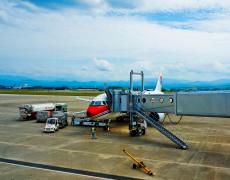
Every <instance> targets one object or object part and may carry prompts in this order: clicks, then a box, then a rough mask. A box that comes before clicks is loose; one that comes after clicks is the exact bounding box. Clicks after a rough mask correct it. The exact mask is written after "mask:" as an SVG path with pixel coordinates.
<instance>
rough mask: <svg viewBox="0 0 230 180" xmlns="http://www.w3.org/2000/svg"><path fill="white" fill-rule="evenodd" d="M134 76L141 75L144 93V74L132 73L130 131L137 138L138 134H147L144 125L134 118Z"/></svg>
mask: <svg viewBox="0 0 230 180" xmlns="http://www.w3.org/2000/svg"><path fill="white" fill-rule="evenodd" d="M133 75H139V76H141V92H143V91H144V73H143V71H141V72H134V71H133V70H131V72H130V92H129V117H130V121H129V131H130V135H131V136H135V135H137V134H145V127H144V125H143V124H140V123H138V122H137V120H136V118H135V119H134V116H135V115H136V112H135V109H134V101H133V96H134V94H135V93H134V89H133Z"/></svg>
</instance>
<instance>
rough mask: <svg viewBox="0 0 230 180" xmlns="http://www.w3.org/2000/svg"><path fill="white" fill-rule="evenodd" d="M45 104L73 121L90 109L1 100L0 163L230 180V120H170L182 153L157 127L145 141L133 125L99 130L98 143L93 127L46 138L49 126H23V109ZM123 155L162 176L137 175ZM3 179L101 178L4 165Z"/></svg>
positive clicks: (71, 100) (36, 99) (39, 99)
mask: <svg viewBox="0 0 230 180" xmlns="http://www.w3.org/2000/svg"><path fill="white" fill-rule="evenodd" d="M43 102H66V103H68V107H69V111H70V115H71V113H72V112H74V111H81V110H84V109H85V108H86V107H87V105H88V103H87V102H84V101H78V100H76V99H75V97H62V96H23V95H20V96H14V95H11V96H5V95H4V96H0V158H6V159H13V160H19V161H25V162H31V163H39V164H46V165H52V166H60V167H66V168H72V169H79V170H86V171H92V172H99V173H105V174H113V175H118V176H127V177H133V178H140V179H181V180H184V179H186V180H190V179H191V180H195V179H202V180H206V179H207V180H209V179H217V180H219V179H221V180H222V179H224V180H225V179H226V180H228V179H230V130H229V127H230V118H206V117H187V116H186V117H183V119H182V120H181V122H180V124H178V125H172V124H171V123H170V122H169V120H168V119H167V118H166V120H165V127H166V128H167V129H169V130H171V131H172V132H173V133H174V134H176V135H177V136H178V137H180V138H182V139H183V140H184V141H185V142H186V143H187V144H188V145H189V149H188V150H180V149H178V148H177V146H176V145H175V144H174V143H172V142H171V141H169V140H168V139H167V138H166V137H164V136H163V135H162V134H160V133H159V132H158V131H156V130H155V129H153V128H151V127H148V130H147V133H146V135H145V136H141V137H130V136H129V134H128V124H127V122H113V123H111V125H112V129H111V132H104V131H103V130H102V129H99V128H97V139H96V140H92V139H91V129H90V128H87V127H73V126H68V127H67V128H65V129H61V130H59V131H58V132H56V133H53V134H49V133H47V134H45V133H43V132H42V129H43V127H44V125H45V124H43V123H36V121H35V120H32V121H19V120H18V106H19V105H20V104H25V103H43ZM173 119H175V120H176V119H178V117H173ZM69 121H70V119H69ZM122 149H126V150H127V151H129V152H130V153H131V154H132V155H134V156H135V157H136V158H137V159H140V160H143V161H144V163H145V164H146V165H147V167H148V168H149V169H151V170H152V171H153V172H154V173H155V174H156V175H155V176H154V177H151V176H148V175H146V174H144V173H143V172H141V171H140V170H134V169H132V168H131V166H132V161H131V160H130V159H129V158H128V157H127V156H126V155H125V154H124V153H123V152H122ZM0 179H11V180H13V179H20V180H21V179H23V180H24V179H49V180H51V179H95V178H93V177H87V176H81V175H74V174H66V173H60V172H55V171H48V170H42V169H32V168H29V167H22V166H16V165H12V164H5V163H2V162H0Z"/></svg>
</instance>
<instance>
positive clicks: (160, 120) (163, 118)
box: [149, 112, 165, 123]
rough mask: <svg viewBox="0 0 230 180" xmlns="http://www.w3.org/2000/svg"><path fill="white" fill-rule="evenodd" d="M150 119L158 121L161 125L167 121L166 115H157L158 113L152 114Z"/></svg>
mask: <svg viewBox="0 0 230 180" xmlns="http://www.w3.org/2000/svg"><path fill="white" fill-rule="evenodd" d="M149 116H150V117H152V118H154V119H157V121H159V122H160V123H163V122H164V120H165V113H156V112H151V113H150V115H149Z"/></svg>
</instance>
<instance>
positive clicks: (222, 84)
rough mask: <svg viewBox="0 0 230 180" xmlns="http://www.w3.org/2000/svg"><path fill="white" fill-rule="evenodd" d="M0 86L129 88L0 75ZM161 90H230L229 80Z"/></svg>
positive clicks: (151, 82)
mask: <svg viewBox="0 0 230 180" xmlns="http://www.w3.org/2000/svg"><path fill="white" fill-rule="evenodd" d="M156 82H157V79H145V88H147V89H153V88H155V85H156ZM0 85H1V86H4V87H19V86H27V87H38V86H39V87H54V88H56V87H68V88H101V89H103V88H104V87H111V86H113V87H114V86H116V87H123V88H127V87H129V81H106V82H103V81H85V82H81V81H68V80H52V79H47V80H38V79H34V78H28V77H23V76H12V75H0ZM134 86H136V87H140V81H134ZM163 88H164V89H168V90H172V89H203V90H209V89H230V79H220V80H215V81H188V80H176V79H167V78H166V79H163Z"/></svg>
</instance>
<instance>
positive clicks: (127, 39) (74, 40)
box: [0, 0, 230, 80]
mask: <svg viewBox="0 0 230 180" xmlns="http://www.w3.org/2000/svg"><path fill="white" fill-rule="evenodd" d="M12 2H13V1H12ZM15 2H16V1H15ZM143 2H145V1H143ZM167 2H168V1H167ZM173 2H174V1H173ZM178 2H181V4H178V7H176V5H174V4H173V3H171V1H170V2H168V3H165V6H163V5H162V4H163V3H160V1H156V3H155V4H154V3H153V4H154V5H152V7H150V5H149V7H147V5H145V6H144V5H139V6H138V7H135V8H136V10H138V11H142V10H143V11H147V10H148V8H149V10H154V9H155V10H164V9H162V8H166V9H176V8H177V9H180V8H182V9H183V8H187V7H190V8H195V7H199V8H200V7H209V6H210V7H211V6H214V4H215V3H214V1H210V2H209V1H199V2H200V4H198V5H195V4H194V3H192V2H190V1H188V2H190V4H189V3H183V2H185V1H183V2H182V1H178ZM186 2H187V1H186ZM201 2H202V3H203V4H201ZM18 3H21V2H19V1H17V3H16V4H18ZM89 3H90V2H89ZM101 3H102V4H103V8H105V7H106V8H108V5H104V2H103V1H99V0H98V1H97V0H95V2H94V3H93V4H94V6H100V7H101V6H102V5H101ZM146 3H147V1H146V2H145V3H144V4H146ZM216 3H217V4H218V6H224V5H226V7H225V8H227V7H229V6H228V4H227V1H226V2H225V1H223V4H220V2H219V1H218V2H216ZM24 6H26V8H25V7H24ZM142 6H143V7H142ZM31 7H32V8H31ZM110 8H111V7H110ZM135 8H134V9H135ZM138 8H139V9H138ZM129 11H134V10H133V9H130V10H129ZM225 15H226V16H225V18H223V17H221V16H218V17H212V18H211V19H210V20H205V21H199V22H198V21H196V22H189V23H190V24H189V25H190V26H191V27H193V29H186V30H185V29H179V28H174V27H172V26H166V25H164V24H158V23H155V22H154V21H147V20H145V19H143V18H138V17H132V16H117V17H116V16H115V17H109V16H104V15H103V14H99V15H92V14H89V15H87V14H85V13H83V14H81V13H79V11H77V10H76V11H73V10H72V9H71V10H70V9H68V8H66V9H64V10H63V11H56V10H47V9H44V8H39V7H37V6H34V5H32V4H26V5H23V8H22V5H21V6H18V5H15V4H9V3H5V4H4V3H0V18H1V17H4V22H6V23H10V24H11V25H13V26H7V25H5V24H1V23H0V42H1V43H0V62H1V64H3V65H4V64H5V66H4V67H5V68H2V69H1V71H2V72H4V71H6V70H4V69H8V70H9V71H10V70H11V71H13V70H14V68H16V67H11V66H14V64H16V65H17V68H18V70H17V71H18V72H19V73H23V72H25V71H27V75H28V74H31V75H33V74H34V73H37V74H39V75H41V74H45V72H46V68H47V67H52V68H53V69H52V68H49V73H50V75H53V76H58V75H60V74H62V75H63V76H65V77H74V78H75V79H76V78H77V77H84V78H88V79H90V78H91V79H95V78H101V79H104V78H107V79H111V80H113V79H116V80H118V79H120V80H122V79H124V78H128V73H129V71H130V70H131V69H134V70H136V71H138V70H144V71H145V72H146V75H147V76H151V77H152V74H153V73H154V74H155V75H158V73H159V71H160V69H161V68H163V69H164V74H165V76H167V77H171V78H181V77H183V78H185V79H196V78H202V79H205V80H207V79H217V78H224V77H227V76H230V73H229V72H228V71H227V70H228V69H226V67H229V59H230V51H229V47H230V33H229V30H228V26H227V25H226V23H224V22H223V23H215V22H216V21H217V20H218V22H220V21H221V20H224V21H225V22H227V21H228V19H227V18H228V15H227V13H225ZM227 24H228V23H227ZM217 27H218V29H217ZM194 29H195V30H194ZM92 57H101V58H100V59H94V60H93V58H92ZM5 59H15V61H20V63H15V62H14V63H11V64H10V65H11V66H10V65H9V62H7V61H5ZM83 60H87V62H83ZM35 61H37V62H39V63H38V64H36V65H34V63H35ZM216 62H218V63H220V64H219V65H218V64H215V63H216ZM28 64H32V66H33V68H31V67H29V65H28ZM55 64H56V65H55ZM57 64H59V65H57ZM60 64H62V66H61V65H60ZM68 64H70V65H68ZM43 65H44V66H43ZM2 67H3V66H2ZM28 67H29V68H28ZM86 67H87V68H86ZM95 67H96V69H95ZM43 68H44V70H43ZM60 68H61V70H60V73H58V72H59V71H58V70H59V69H60ZM36 69H37V70H36ZM94 70H95V71H94ZM91 71H94V75H92V74H91V73H90V72H91ZM101 71H102V72H101ZM103 71H106V74H107V77H104V72H103ZM41 72H43V73H41ZM221 72H222V73H221ZM71 74H72V75H73V76H71ZM201 74H202V76H201ZM205 74H206V75H205ZM207 74H208V75H207Z"/></svg>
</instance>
